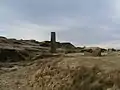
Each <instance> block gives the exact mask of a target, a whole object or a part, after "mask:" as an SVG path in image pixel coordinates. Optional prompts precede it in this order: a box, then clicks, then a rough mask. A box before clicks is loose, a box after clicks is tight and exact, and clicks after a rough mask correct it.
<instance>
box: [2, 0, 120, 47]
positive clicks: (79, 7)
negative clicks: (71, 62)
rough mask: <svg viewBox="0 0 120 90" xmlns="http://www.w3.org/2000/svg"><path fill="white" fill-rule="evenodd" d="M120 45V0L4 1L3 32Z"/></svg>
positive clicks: (87, 43) (86, 43)
mask: <svg viewBox="0 0 120 90" xmlns="http://www.w3.org/2000/svg"><path fill="white" fill-rule="evenodd" d="M51 31H56V32H57V40H59V41H70V42H72V43H73V44H75V45H88V46H102V47H103V46H104V47H115V48H120V0H0V35H3V36H7V37H11V38H17V39H20V38H23V39H36V40H39V41H43V40H49V34H50V32H51Z"/></svg>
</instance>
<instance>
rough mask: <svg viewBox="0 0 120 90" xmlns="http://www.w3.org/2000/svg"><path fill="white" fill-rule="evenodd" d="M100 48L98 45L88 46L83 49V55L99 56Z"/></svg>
mask: <svg viewBox="0 0 120 90" xmlns="http://www.w3.org/2000/svg"><path fill="white" fill-rule="evenodd" d="M101 52H102V49H101V48H99V47H95V48H89V49H86V50H85V51H84V55H85V56H101Z"/></svg>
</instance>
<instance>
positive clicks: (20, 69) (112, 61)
mask: <svg viewBox="0 0 120 90" xmlns="http://www.w3.org/2000/svg"><path fill="white" fill-rule="evenodd" d="M52 62H54V64H52V65H55V66H57V67H60V68H62V69H66V68H68V67H69V68H74V67H77V66H86V67H92V66H98V67H100V68H101V69H103V70H105V71H107V72H109V71H112V70H116V69H117V70H120V56H119V55H110V56H102V57H92V56H86V57H85V56H82V55H81V54H67V55H62V56H59V57H50V58H45V59H38V60H35V61H24V62H16V63H0V90H45V89H34V88H33V86H31V85H30V82H31V81H32V78H31V77H32V76H33V75H34V74H35V73H36V72H37V71H38V70H39V69H40V68H41V67H43V68H44V67H45V66H46V65H47V66H49V64H50V63H52ZM53 90H54V89H53Z"/></svg>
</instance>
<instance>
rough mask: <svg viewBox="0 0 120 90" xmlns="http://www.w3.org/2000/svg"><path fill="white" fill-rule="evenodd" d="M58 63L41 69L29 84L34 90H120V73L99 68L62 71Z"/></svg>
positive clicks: (80, 67) (77, 68)
mask: <svg viewBox="0 0 120 90" xmlns="http://www.w3.org/2000/svg"><path fill="white" fill-rule="evenodd" d="M55 63H57V62H54V65H53V63H51V64H47V65H46V66H44V67H41V68H40V69H39V70H38V71H37V72H36V73H35V74H34V75H33V77H32V80H31V82H30V83H29V84H30V85H31V86H32V87H33V90H119V89H120V71H118V70H115V71H112V72H109V73H108V72H107V73H106V72H104V71H103V70H100V69H99V68H98V67H97V66H94V67H92V68H88V67H83V66H79V67H75V68H70V67H69V66H68V69H62V68H60V67H57V66H56V64H55Z"/></svg>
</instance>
